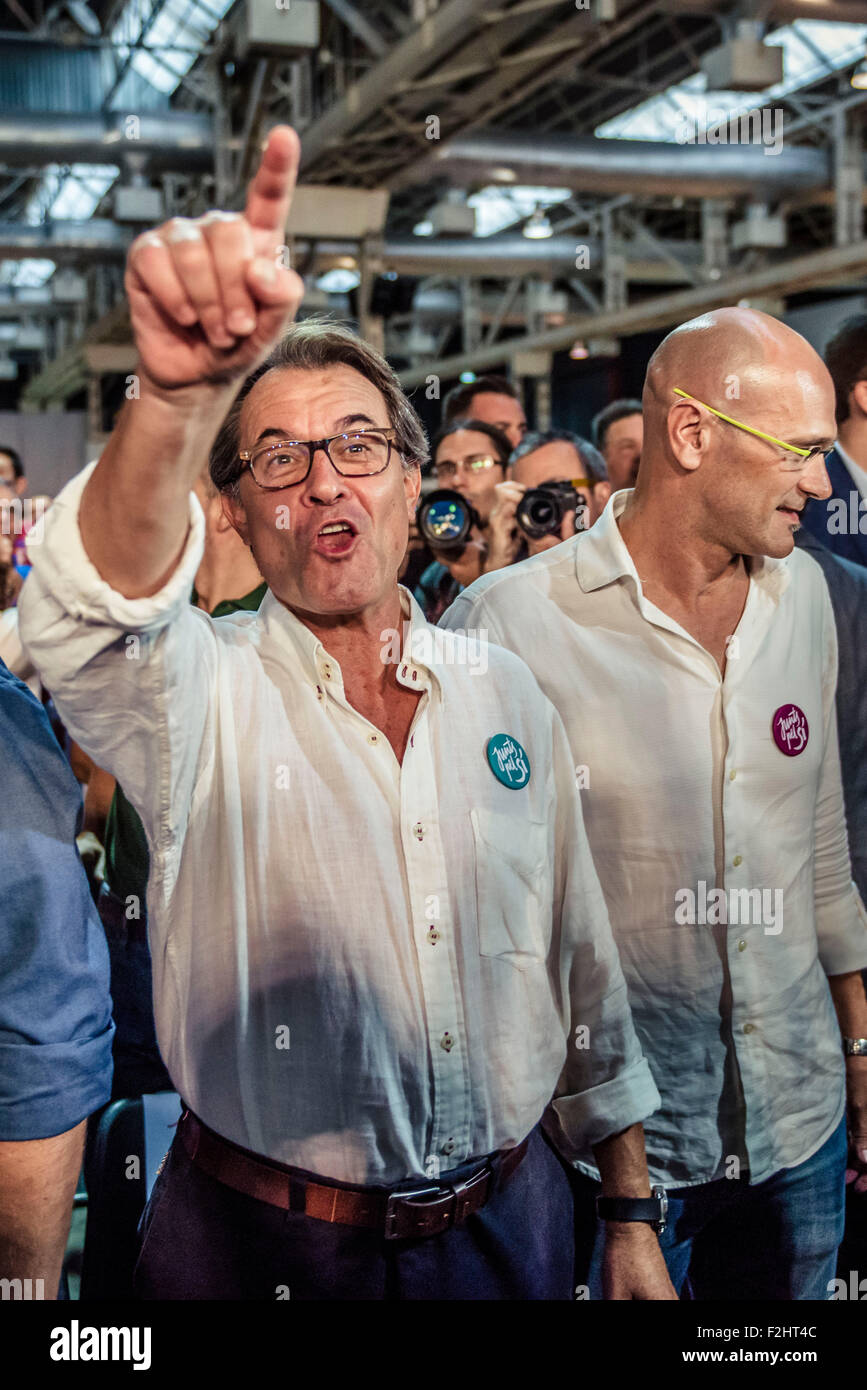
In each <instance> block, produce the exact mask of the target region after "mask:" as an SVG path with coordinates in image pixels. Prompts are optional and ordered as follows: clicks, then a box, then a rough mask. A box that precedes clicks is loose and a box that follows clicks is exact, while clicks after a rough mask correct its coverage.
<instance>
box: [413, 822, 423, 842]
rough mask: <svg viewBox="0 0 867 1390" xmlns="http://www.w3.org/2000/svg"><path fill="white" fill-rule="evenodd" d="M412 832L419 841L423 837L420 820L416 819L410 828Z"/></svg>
mask: <svg viewBox="0 0 867 1390" xmlns="http://www.w3.org/2000/svg"><path fill="white" fill-rule="evenodd" d="M412 833H413V835H414V836H415V838H416V839H417V840H419V841H421V840H423V839H424V826H423V825H422V823H421V821H416V823H415V825H414V826H413V828H412Z"/></svg>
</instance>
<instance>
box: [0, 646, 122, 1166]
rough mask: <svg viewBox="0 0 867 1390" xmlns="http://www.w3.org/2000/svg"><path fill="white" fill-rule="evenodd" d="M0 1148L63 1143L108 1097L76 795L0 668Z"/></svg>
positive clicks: (105, 1036)
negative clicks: (54, 1138)
mask: <svg viewBox="0 0 867 1390" xmlns="http://www.w3.org/2000/svg"><path fill="white" fill-rule="evenodd" d="M0 746H2V747H3V749H4V758H3V762H4V772H3V796H2V798H0V1140H4V1141H22V1140H31V1139H44V1138H48V1137H49V1136H51V1135H55V1134H63V1133H65V1132H66V1131H67V1130H69V1129H72V1128H73V1127H74V1126H75V1125H77V1124H79V1123H80V1121H81V1120H83V1119H85V1118H86V1117H87V1116H88V1115H90V1114H91V1113H92V1112H93V1111H94V1110H96V1109H98V1108H99V1106H101V1105H103V1104H104V1103H105V1102H106V1101H107V1100H108V1098H109V1095H110V1093H111V1070H112V1062H111V1043H112V1035H113V1033H114V1026H113V1024H112V1021H111V999H110V997H109V962H108V948H107V945H106V941H105V933H104V931H103V929H102V926H101V924H100V922H99V919H98V917H97V915H96V912H95V909H94V906H93V902H92V900H91V896H90V889H89V886H88V883H87V878H86V876H85V873H84V868H83V866H82V864H81V860H80V859H79V857H78V851H77V850H76V847H75V833H76V829H77V827H78V821H79V817H80V814H81V792H80V789H79V786H78V783H77V782H76V780H75V777H74V776H73V774H72V771H71V769H70V767H69V765H68V763H67V762H66V761H65V759H64V757H63V755H62V753H61V751H60V748H59V746H58V744H57V741H56V739H55V737H54V735H53V733H52V731H51V726H50V724H49V722H48V719H47V717H46V715H45V711H44V710H43V708H42V706H41V705H40V704H39V702H38V701H37V700H36V699H35V698H34V697H33V695H31V693H30V692H29V691H28V690H27V689H26V687H25V686H24V685H23V684H22V683H21V682H20V681H18V680H16V679H15V678H14V677H13V676H11V675H10V673H9V672H8V671H7V670H6V668H5V667H3V666H2V664H0Z"/></svg>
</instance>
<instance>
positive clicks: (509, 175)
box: [491, 164, 518, 183]
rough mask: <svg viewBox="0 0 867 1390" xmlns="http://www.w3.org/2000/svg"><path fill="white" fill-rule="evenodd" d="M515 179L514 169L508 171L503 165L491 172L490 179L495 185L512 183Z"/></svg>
mask: <svg viewBox="0 0 867 1390" xmlns="http://www.w3.org/2000/svg"><path fill="white" fill-rule="evenodd" d="M517 177H518V175H517V174H516V173H515V171H514V169H508V168H507V167H506V165H505V164H498V165H497V167H496V168H495V169H492V170H491V178H492V179H494V180H495V181H496V182H497V183H514V182H515V179H516V178H517Z"/></svg>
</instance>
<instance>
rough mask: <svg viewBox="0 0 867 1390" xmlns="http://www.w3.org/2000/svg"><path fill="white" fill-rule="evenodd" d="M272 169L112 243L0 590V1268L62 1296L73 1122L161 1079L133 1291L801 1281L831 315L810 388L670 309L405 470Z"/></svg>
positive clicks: (829, 992) (849, 649)
mask: <svg viewBox="0 0 867 1390" xmlns="http://www.w3.org/2000/svg"><path fill="white" fill-rule="evenodd" d="M297 157H298V147H297V141H296V139H295V137H294V136H293V134H292V132H291V131H288V130H287V129H286V128H280V129H278V130H277V131H275V132H273V133H272V135H271V137H270V139H269V142H268V144H267V146H266V148H265V151H264V154H263V157H262V162H261V166H260V168H259V170H258V172H257V174H256V176H255V178H254V180H253V182H252V184H251V186H250V189H249V192H248V197H247V203H246V207H245V211H244V213H243V214H241V213H239V214H236V215H232V216H229V215H226V216H222V217H219V218H205V219H200V220H198V221H190V222H187V221H179V220H177V219H176V220H174V221H172V222H169V223H167V224H165V225H164V226H163V227H161V228H159V229H157V230H155V231H153V232H150V233H146V234H144V235H143V236H141V237H139V238H138V239H137V240H136V242H135V243H134V244H133V247H132V249H131V251H130V255H129V261H128V267H127V278H126V287H127V293H128V296H129V301H130V310H131V317H132V327H133V333H134V337H135V342H136V347H137V350H138V354H139V367H138V379H139V391H138V393H137V395H136V398H135V399H134V400H130V401H128V402H127V403H126V405H125V407H124V410H123V412H122V414H121V416H120V418H119V420H118V423H117V426H116V428H115V430H114V432H113V434H112V436H111V439H110V441H109V443H108V445H107V446H106V449H105V451H104V452H103V454H102V456H101V458H100V459H99V460H98V462H96V463H95V464H93V463H92V464H90V465H88V467H87V468H85V469H84V471H83V472H82V473H80V474H79V475H78V476H77V477H75V478H73V479H72V480H71V481H70V482H69V483H68V484H67V486H66V487H65V488H64V489H63V491H62V492H61V493H60V495H59V496H58V497H57V498H56V499H55V500H54V502H53V503H52V505H51V508H50V512H49V514H48V515H47V516H46V517H45V518H44V527H43V533H42V534H40V537H39V543H38V545H31V547H30V549H29V551H28V552H27V553H26V559H24V560H23V561H21V562H20V565H21V571H23V572H20V571H19V570H18V569H16V570H15V573H16V575H17V578H18V581H19V583H18V585H17V586H14V587H15V593H14V594H12V595H11V598H10V605H12V604H14V606H10V609H9V611H10V612H12V613H14V615H15V628H16V634H18V632H19V629H20V635H18V636H17V640H18V642H19V648H20V655H17V656H16V657H15V658H14V659H9V658H7V666H8V667H11V670H8V669H7V668H6V667H5V666H3V665H2V664H0V727H2V728H3V732H4V744H3V746H4V764H5V767H6V769H7V776H6V778H5V781H4V790H5V793H6V794H5V796H4V798H3V802H2V809H0V848H2V854H3V858H4V866H3V867H4V873H3V878H2V888H0V979H2V985H0V1042H2V1045H3V1051H4V1056H5V1058H6V1065H5V1066H4V1069H3V1077H2V1082H0V1277H4V1278H9V1279H24V1278H35V1277H39V1278H42V1279H43V1280H44V1281H45V1284H46V1287H47V1288H48V1289H50V1290H53V1289H54V1288H57V1287H58V1284H59V1280H60V1273H61V1265H62V1259H63V1250H64V1242H65V1238H66V1232H67V1230H68V1224H69V1210H70V1205H71V1201H72V1194H73V1192H74V1190H75V1185H76V1180H77V1178H78V1174H79V1170H80V1168H81V1165H82V1161H84V1164H85V1171H86V1172H87V1171H88V1168H89V1167H92V1166H93V1165H94V1164H95V1163H96V1162H97V1157H96V1156H95V1154H94V1151H93V1135H94V1125H95V1120H96V1118H97V1117H98V1116H99V1115H100V1114H101V1113H102V1111H103V1110H104V1108H105V1106H106V1105H107V1104H108V1103H109V1101H110V1100H112V1099H117V1098H123V1097H134V1096H138V1095H141V1094H146V1093H150V1092H160V1091H174V1092H177V1094H178V1096H179V1111H180V1120H179V1122H178V1126H177V1133H176V1137H175V1138H174V1140H173V1142H172V1144H171V1147H170V1149H169V1151H168V1154H167V1155H166V1159H165V1161H164V1163H163V1165H162V1167H161V1170H160V1173H159V1176H158V1177H157V1179H156V1183H155V1185H154V1188H153V1191H152V1192H151V1195H150V1198H149V1200H148V1202H147V1206H146V1207H145V1209H144V1212H143V1214H142V1220H141V1227H140V1238H139V1243H138V1247H137V1251H136V1262H135V1271H134V1288H135V1295H136V1297H138V1298H143V1299H159V1298H169V1299H176V1300H183V1299H190V1298H194V1299H212V1298H214V1299H236V1300H240V1299H258V1300H271V1299H274V1298H276V1297H281V1296H284V1295H283V1294H281V1293H279V1292H278V1290H286V1289H288V1290H289V1291H290V1296H291V1297H292V1298H293V1299H298V1298H301V1299H320V1300H326V1299H327V1300H340V1299H399V1300H411V1299H422V1298H423V1299H472V1300H477V1299H530V1300H537V1299H545V1300H570V1299H574V1298H576V1297H579V1298H584V1297H589V1298H591V1299H598V1298H616V1299H660V1300H673V1299H676V1298H678V1297H685V1298H690V1299H697V1300H705V1299H724V1300H742V1299H764V1298H771V1299H776V1300H801V1299H827V1298H829V1297H831V1296H832V1290H833V1288H834V1281H835V1275H836V1270H837V1259H838V1248H839V1247H840V1244H841V1240H842V1239H843V1236H844V1225H845V1221H846V1218H847V1208H848V1213H849V1218H850V1220H852V1219H853V1217H852V1213H853V1212H854V1213H855V1219H856V1220H857V1219H859V1213H860V1207H859V1205H858V1204H859V1203H864V1204H867V995H865V984H864V979H865V976H864V972H865V971H867V912H865V908H864V904H863V900H862V895H863V893H864V890H865V886H867V848H865V844H864V832H865V829H867V826H865V815H867V811H865V808H867V746H865V743H867V720H865V719H864V718H863V717H862V709H861V702H862V698H863V697H862V694H861V692H862V691H863V690H864V689H865V688H867V683H865V679H864V677H865V676H867V670H862V667H865V666H867V656H865V655H863V653H864V652H865V651H867V643H864V642H862V641H861V640H860V637H861V632H862V629H863V624H864V617H863V614H864V613H865V612H867V605H865V598H867V589H865V586H867V539H865V536H867V522H865V524H864V528H863V530H862V529H861V526H860V518H861V517H862V515H864V514H865V512H867V506H865V503H867V316H862V317H859V318H856V319H854V320H852V321H850V322H848V323H847V324H846V325H844V327H843V328H842V330H841V331H840V332H839V333H838V334H837V335H836V336H835V338H834V339H833V340H832V342H831V343H830V344H829V346H828V348H827V351H826V362H823V361H822V359H821V358H820V357H819V356H818V355H817V354H816V352H815V351H814V350H813V349H812V348H811V347H810V346H809V345H808V344H807V343H806V341H805V340H804V339H803V338H801V337H800V336H799V335H798V334H797V333H795V332H794V331H793V330H792V329H790V328H788V327H786V326H785V325H783V324H782V323H780V322H778V321H776V320H774V319H772V318H770V317H768V316H767V315H765V314H762V313H759V312H757V311H754V310H751V309H746V308H731V309H722V310H718V311H716V312H714V313H710V314H706V315H703V316H702V317H700V318H697V319H694V320H692V321H690V322H688V323H685V324H683V325H681V326H680V327H678V328H676V329H675V330H674V331H673V332H671V333H670V334H669V335H668V336H667V337H666V338H665V339H664V340H663V341H662V343H661V344H660V346H659V347H658V348H657V350H656V351H655V352H654V354H653V356H652V357H651V359H650V361H649V363H648V366H647V375H646V380H645V384H644V391H643V396H642V399H641V400H637V399H623V400H616V401H613V402H612V403H611V404H609V405H608V406H607V407H606V408H605V409H604V410H602V411H601V412H600V413H599V414H598V415H597V416H596V418H595V420H594V421H593V426H592V440H587V439H584V438H582V437H580V436H578V435H576V434H574V433H571V432H569V431H567V430H560V429H556V428H553V429H546V430H539V431H534V430H530V429H529V428H528V422H527V419H526V417H525V414H524V411H523V408H522V404H521V400H520V397H519V393H518V391H517V390H516V388H515V387H514V385H512V384H511V383H510V382H509V381H507V380H506V379H505V378H502V377H497V376H487V377H481V378H479V379H477V380H475V381H473V382H470V383H468V384H462V385H460V386H458V387H456V388H455V389H454V390H453V391H452V392H451V393H450V394H449V395H448V396H447V398H446V399H445V401H444V403H443V404H444V410H443V424H442V427H441V429H440V431H439V432H438V434H436V436H435V437H434V439H433V440H432V441H431V443H430V445H429V444H428V440H427V438H426V435H425V431H424V429H423V427H422V425H421V422H420V420H419V418H418V416H417V414H416V412H415V411H414V409H413V407H412V405H411V403H410V401H409V400H408V399H407V397H406V396H405V395H404V394H403V392H402V391H401V388H400V385H399V382H398V379H397V377H396V376H395V374H394V372H393V371H392V369H391V368H390V367H389V365H388V363H387V362H386V361H385V360H384V359H383V357H382V356H381V355H380V354H379V353H378V352H377V351H376V350H374V349H373V348H372V347H371V346H369V345H368V344H367V343H365V342H364V341H363V340H362V339H360V338H359V337H358V336H357V335H356V334H354V333H353V332H351V331H350V330H348V329H346V328H344V327H341V326H339V325H336V324H334V323H328V322H321V321H318V320H307V321H304V322H302V323H299V324H297V325H296V326H294V327H290V326H289V323H290V321H291V319H292V318H293V316H294V314H295V311H296V309H297V307H298V304H299V302H300V299H301V296H302V292H303V286H302V284H301V282H300V280H299V279H298V277H297V276H296V275H295V274H294V272H292V271H291V270H289V269H287V268H286V267H285V266H284V264H283V262H282V260H278V262H277V264H276V265H275V260H274V251H275V248H276V247H278V246H279V244H280V241H281V239H282V228H283V227H284V226H285V222H286V216H287V213H288V208H289V203H290V200H291V192H292V186H293V181H294V175H295V170H296V168H297ZM4 458H5V459H7V460H8V465H9V466H8V468H6V475H5V477H4V472H3V470H4ZM423 474H426V475H428V478H427V482H426V483H425V486H424V489H423V487H422V475H423ZM22 481H23V486H20V485H21V484H22ZM4 483H5V484H6V485H7V486H8V488H9V489H10V490H12V491H15V492H17V493H18V495H23V493H24V491H25V490H26V480H24V472H23V468H22V467H21V463H20V460H19V459H18V458H17V455H16V454H15V453H14V451H13V450H6V451H5V454H4V452H3V451H2V450H0V486H3V485H4ZM428 483H429V484H431V485H432V490H431V488H430V487H429V486H428ZM440 493H442V497H441V498H440V502H441V504H442V505H443V506H444V507H445V508H446V510H445V511H443V512H441V513H439V514H437V513H435V512H433V511H431V499H432V498H433V500H434V501H436V499H437V497H439V494H440ZM429 515H430V516H436V515H439V516H441V517H443V516H445V517H447V518H448V520H449V525H450V527H451V528H452V529H451V530H448V529H446V528H444V527H443V526H442V525H440V524H439V523H437V524H428V522H427V520H426V517H427V516H429ZM456 517H457V518H458V519H459V521H460V527H458V526H457V523H456V522H454V519H455V518H456ZM453 522H454V525H452V523H453ZM853 525H854V530H853ZM455 536H457V537H458V538H457V539H455ZM4 563H5V565H6V567H7V569H10V567H12V566H13V565H14V563H15V561H14V559H13V556H12V555H11V554H9V555H8V557H7V558H6V559H5V560H4ZM433 624H437V626H436V627H434V626H433ZM393 638H395V639H396V640H392V639H393ZM435 638H436V639H437V640H434V639H435ZM10 650H11V649H10ZM482 650H483V653H484V660H483V661H480V660H479V659H478V658H479V654H480V652H481V651H482ZM16 661H18V662H19V663H20V670H19V674H21V675H24V676H31V677H33V676H34V674H35V679H36V682H37V688H36V694H34V693H33V686H32V684H31V687H30V688H29V689H28V687H27V686H26V685H25V684H24V683H23V682H22V681H20V680H18V679H16V676H15V674H14V672H15V670H16ZM25 667H26V668H27V669H26V670H25V669H24V668H25ZM60 725H62V730H61V741H62V747H61V743H60V742H58V734H57V729H58V727H59V726H60ZM82 785H83V787H84V794H83V795H82V790H81V788H82ZM83 830H84V831H87V832H88V833H89V834H90V835H91V836H92V838H93V839H94V841H95V843H96V845H97V847H98V854H96V855H94V856H93V857H92V859H91V860H90V861H89V864H88V867H89V878H88V876H87V875H86V873H85V869H84V867H83V866H82V863H81V862H80V856H79V853H78V849H77V848H76V836H77V835H78V836H79V837H80V836H81V833H82V831H83ZM80 847H81V844H80V840H79V848H80ZM13 866H14V873H13V872H11V870H12V868H13ZM88 1126H89V1128H88ZM46 1194H50V1197H49V1196H48V1195H46ZM847 1195H848V1202H847ZM860 1221H861V1224H862V1228H863V1215H861V1216H860ZM131 1277H132V1274H131Z"/></svg>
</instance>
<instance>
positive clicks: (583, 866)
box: [546, 707, 660, 1164]
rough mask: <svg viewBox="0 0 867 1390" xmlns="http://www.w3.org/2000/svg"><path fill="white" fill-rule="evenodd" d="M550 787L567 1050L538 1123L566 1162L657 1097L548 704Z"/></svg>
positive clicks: (640, 1115)
mask: <svg viewBox="0 0 867 1390" xmlns="http://www.w3.org/2000/svg"><path fill="white" fill-rule="evenodd" d="M552 715H553V721H554V729H553V744H554V767H555V769H556V785H557V866H556V879H555V882H556V888H555V902H556V903H557V904H558V912H559V965H560V970H559V987H560V993H561V1008H562V1009H563V1012H564V1017H566V1018H568V1020H569V1036H568V1038H567V1058H566V1064H565V1066H564V1068H563V1072H562V1075H561V1077H560V1081H559V1083H558V1086H557V1090H556V1093H555V1097H554V1100H553V1103H552V1106H551V1109H550V1111H549V1114H548V1116H547V1118H546V1127H547V1128H548V1130H549V1132H550V1133H551V1135H552V1138H553V1139H554V1140H555V1142H556V1143H557V1146H558V1148H559V1149H560V1151H561V1153H563V1154H564V1156H565V1157H566V1158H567V1159H569V1160H570V1161H572V1162H577V1161H579V1160H580V1161H583V1162H585V1163H591V1164H592V1162H593V1155H592V1148H593V1145H595V1144H598V1143H599V1142H600V1141H601V1140H603V1139H607V1138H608V1137H609V1136H610V1135H612V1134H619V1133H620V1132H621V1131H622V1130H624V1129H628V1128H629V1126H630V1125H633V1124H637V1123H639V1122H640V1121H641V1120H645V1119H647V1117H648V1116H649V1115H652V1114H653V1112H654V1111H655V1110H656V1109H657V1108H658V1107H659V1104H660V1097H659V1092H658V1090H657V1089H656V1085H655V1082H654V1080H653V1076H652V1075H651V1071H650V1067H649V1066H648V1063H647V1060H646V1058H645V1057H644V1055H643V1053H642V1050H641V1044H640V1042H639V1040H638V1036H637V1034H636V1032H635V1027H634V1025H633V1022H632V1014H631V1011H630V1008H629V1001H628V997H627V989H626V981H625V979H624V977H623V971H622V969H621V966H620V957H619V955H618V952H617V947H616V945H615V942H614V937H613V934H612V931H611V925H610V922H609V918H608V909H607V907H606V904H605V898H604V895H603V893H602V888H601V886H600V883H599V879H598V877H597V874H596V869H595V867H594V864H593V859H592V855H591V852H590V845H589V841H588V839H587V832H586V829H585V827H584V817H583V814H582V810H581V802H580V795H579V791H578V788H577V785H576V781H575V774H574V770H573V763H572V757H571V754H570V750H569V743H568V739H567V737H566V731H565V729H564V728H563V724H562V721H561V719H560V716H559V715H558V714H557V713H556V711H554V710H553V707H552Z"/></svg>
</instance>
